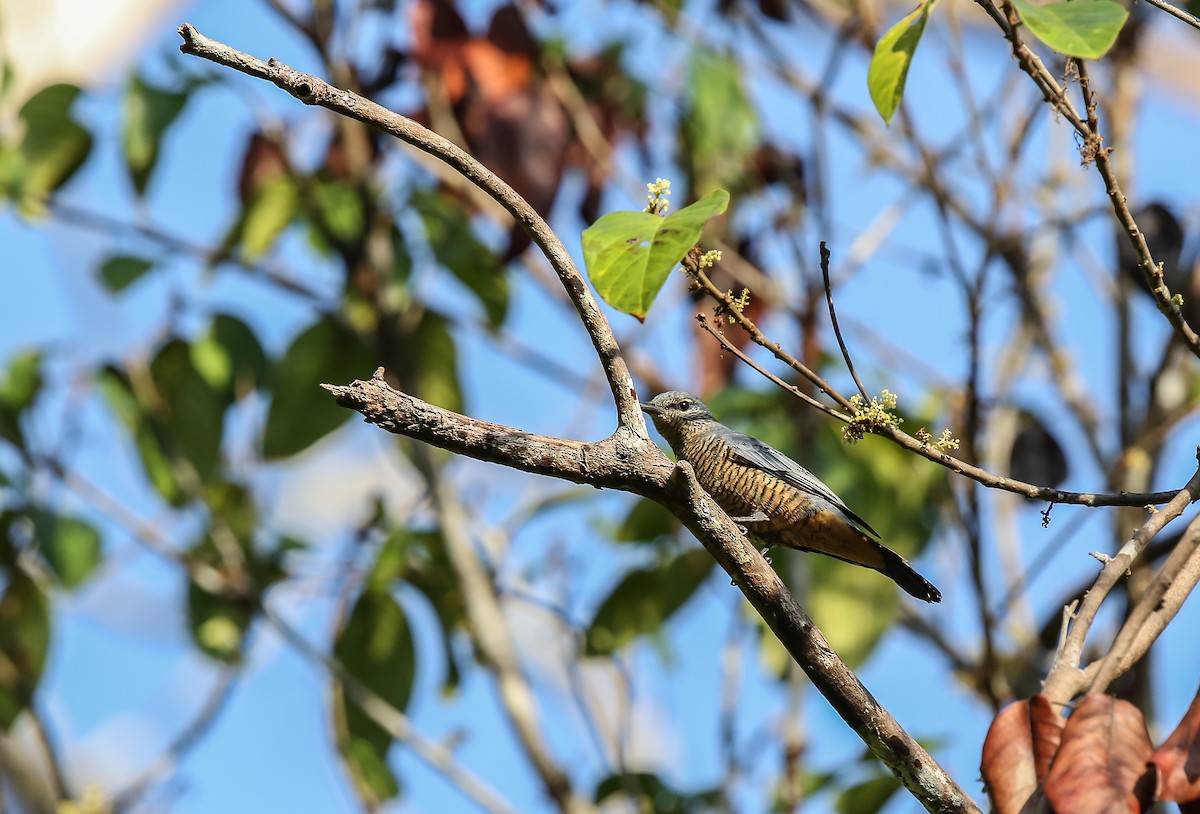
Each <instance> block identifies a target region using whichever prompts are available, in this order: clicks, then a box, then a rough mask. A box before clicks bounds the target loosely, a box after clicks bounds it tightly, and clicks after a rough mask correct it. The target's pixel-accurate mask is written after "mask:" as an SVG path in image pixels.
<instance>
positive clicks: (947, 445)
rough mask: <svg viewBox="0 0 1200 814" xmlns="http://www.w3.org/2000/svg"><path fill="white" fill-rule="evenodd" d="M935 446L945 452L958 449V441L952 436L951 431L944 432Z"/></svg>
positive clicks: (934, 443) (935, 442)
mask: <svg viewBox="0 0 1200 814" xmlns="http://www.w3.org/2000/svg"><path fill="white" fill-rule="evenodd" d="M933 445H934V446H935V447H937V448H938V449H940V450H941V451H942V452H945V451H946V450H948V449H958V439H957V438H955V437H954V436H953V435H951V434H950V430H942V436H941V437H940V438H938V440H936V441H934V442H933Z"/></svg>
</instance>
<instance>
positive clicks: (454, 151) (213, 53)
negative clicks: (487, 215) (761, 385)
mask: <svg viewBox="0 0 1200 814" xmlns="http://www.w3.org/2000/svg"><path fill="white" fill-rule="evenodd" d="M179 35H180V36H181V37H182V38H183V44H182V45H181V46H180V47H179V49H180V50H181V51H182V52H183V53H185V54H191V55H192V56H197V57H200V58H202V59H207V60H209V61H211V62H215V63H217V64H218V65H224V66H225V67H227V68H232V69H234V70H237V71H240V72H242V73H244V74H247V75H249V76H253V77H257V78H259V79H265V80H267V81H269V82H273V83H274V84H275V85H276V86H277V87H279V88H282V89H283V90H286V91H287V92H288V93H290V94H292V95H293V96H295V97H296V98H297V99H299V100H300V101H302V102H304V103H305V104H310V105H319V106H321V107H324V108H326V109H328V110H332V111H333V112H335V113H339V114H341V115H343V116H347V117H349V118H352V119H355V120H357V121H361V122H364V123H366V124H369V125H371V126H374V127H377V128H378V129H380V130H382V131H384V132H386V133H388V134H389V135H391V136H393V137H395V138H397V139H400V140H401V141H403V142H405V143H407V144H410V145H412V146H414V147H416V148H417V149H419V150H421V151H422V152H425V153H428V154H430V155H432V156H434V157H435V158H438V159H440V160H442V161H444V162H446V163H447V164H449V165H450V166H451V167H453V168H454V169H456V170H457V171H458V172H459V173H461V174H462V176H463V177H464V178H466V179H467V180H469V181H470V182H471V183H473V184H475V185H476V186H478V187H479V188H480V189H483V190H484V191H486V192H487V193H488V194H489V195H490V196H491V197H492V198H494V199H495V200H496V201H497V202H498V203H500V204H501V205H502V206H503V207H504V208H505V209H506V210H508V212H509V213H510V214H511V215H512V216H513V217H514V218H515V219H516V221H517V222H518V223H520V224H521V226H522V227H523V228H524V229H525V231H526V232H527V233H528V234H529V236H530V237H531V238H532V240H533V242H534V243H536V244H537V246H538V248H539V249H541V250H542V253H543V254H544V255H545V256H546V259H547V260H549V262H550V265H551V266H552V267H553V268H554V271H555V273H556V274H557V275H558V278H559V280H560V281H561V282H562V284H563V287H564V288H566V290H567V293H568V294H569V295H570V297H571V302H572V304H573V305H574V306H575V310H576V311H577V312H578V313H579V317H580V319H581V320H582V322H583V325H584V328H585V329H586V330H587V333H588V337H589V338H590V339H591V341H592V345H593V347H594V348H595V349H596V354H597V356H598V357H599V359H600V364H601V366H602V367H603V369H604V375H605V377H606V378H607V379H608V383H609V388H610V389H611V391H612V394H613V400H614V402H615V404H616V408H617V421H618V423H619V424H620V426H622V427H627V428H629V429H630V430H632V431H633V432H634V433H636V434H637V435H638V436H640V437H649V436H648V435H647V432H646V422H645V418H644V417H643V415H642V412H641V409H640V408H639V407H638V400H637V395H636V393H635V391H634V387H633V379H632V378H631V377H630V375H629V369H628V368H627V367H626V364H625V360H624V358H623V357H622V355H621V348H620V346H619V345H618V344H617V341H616V338H615V337H614V336H613V332H612V328H611V326H610V325H609V324H608V319H607V318H606V317H605V316H604V313H603V312H602V311H601V310H600V306H599V305H598V304H597V303H596V300H595V298H594V297H593V296H592V293H591V291H590V290H589V289H588V287H587V284H586V283H585V282H584V280H583V277H582V275H580V273H579V270H578V269H577V268H576V267H575V263H574V261H573V260H572V259H571V255H570V253H569V252H568V251H567V248H566V246H564V245H563V243H562V241H561V240H560V239H559V238H558V235H556V234H555V233H554V231H553V230H552V229H551V228H550V226H549V224H547V223H546V221H545V220H544V219H543V218H542V217H541V215H539V214H538V213H537V211H536V210H534V209H533V207H531V206H530V205H529V204H528V203H527V202H526V201H525V199H524V198H522V197H521V196H520V195H518V194H517V193H516V192H515V191H514V190H513V188H512V187H510V186H509V185H508V184H506V183H505V182H504V181H502V180H501V179H500V178H499V177H498V176H497V175H496V174H495V173H493V172H492V171H491V170H489V169H488V168H487V167H485V166H483V164H481V163H479V162H478V161H477V160H475V159H474V158H472V157H471V156H470V155H469V154H468V153H467V152H466V151H464V150H463V149H462V148H460V147H458V146H457V145H455V144H453V143H452V142H450V141H449V140H447V139H445V138H443V137H442V136H439V135H438V134H437V133H434V132H433V131H432V130H428V129H426V128H425V127H422V126H421V125H419V124H417V123H416V122H414V121H413V120H412V119H409V118H407V117H405V116H401V115H400V114H399V113H394V112H393V111H391V110H388V109H387V108H385V107H383V106H381V105H378V104H376V103H375V102H372V101H371V100H369V99H365V98H363V97H362V96H359V95H358V94H355V93H352V92H350V91H347V90H340V89H338V88H335V87H333V86H332V85H330V84H328V83H327V82H325V81H323V80H321V79H319V78H317V77H314V76H310V75H308V74H304V73H301V72H300V71H297V70H295V69H293V68H289V67H288V66H286V65H284V64H283V63H281V62H279V61H278V60H276V59H271V60H269V61H266V62H264V61H263V60H261V59H258V58H257V57H254V56H251V55H249V54H245V53H242V52H241V51H238V50H236V49H233V48H230V47H229V46H228V45H225V44H223V43H220V42H217V41H215V40H212V39H209V38H208V37H206V36H204V35H203V34H201V33H200V32H199V31H197V30H196V28H195V27H194V26H192V25H191V24H190V23H184V24H183V25H181V26H180V27H179Z"/></svg>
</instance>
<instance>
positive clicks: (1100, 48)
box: [1013, 0, 1129, 59]
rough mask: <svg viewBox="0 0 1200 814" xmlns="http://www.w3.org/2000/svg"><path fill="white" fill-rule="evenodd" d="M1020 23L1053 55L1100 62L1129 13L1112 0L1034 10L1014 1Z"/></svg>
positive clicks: (1024, 1)
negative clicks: (1064, 55) (1053, 52)
mask: <svg viewBox="0 0 1200 814" xmlns="http://www.w3.org/2000/svg"><path fill="white" fill-rule="evenodd" d="M1013 6H1014V7H1015V8H1016V9H1017V13H1018V14H1020V15H1021V22H1023V23H1025V25H1026V26H1027V27H1028V28H1029V30H1030V31H1032V32H1033V34H1034V36H1036V37H1037V38H1038V39H1039V40H1041V41H1042V42H1044V43H1046V44H1047V45H1049V46H1050V47H1051V48H1053V49H1054V50H1055V51H1058V52H1059V53H1061V54H1066V55H1067V56H1071V57H1079V58H1081V59H1099V58H1100V57H1102V56H1104V54H1105V53H1107V52H1108V49H1109V48H1111V47H1112V44H1113V43H1114V42H1116V40H1117V34H1119V33H1121V27H1122V26H1123V25H1125V20H1126V19H1127V18H1128V17H1129V12H1128V11H1126V10H1125V7H1124V6H1122V5H1121V4H1120V3H1115V2H1113V0H1070V2H1062V3H1051V4H1049V5H1045V6H1035V5H1033V4H1032V3H1030V2H1028V0H1013Z"/></svg>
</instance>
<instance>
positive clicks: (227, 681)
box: [111, 670, 237, 812]
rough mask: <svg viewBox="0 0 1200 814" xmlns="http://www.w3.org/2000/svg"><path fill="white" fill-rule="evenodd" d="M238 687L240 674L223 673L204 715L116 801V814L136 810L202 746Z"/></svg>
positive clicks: (212, 690) (232, 672)
mask: <svg viewBox="0 0 1200 814" xmlns="http://www.w3.org/2000/svg"><path fill="white" fill-rule="evenodd" d="M236 685H237V673H235V672H234V671H232V670H224V671H222V672H221V674H220V676H219V677H218V678H217V681H216V683H215V684H214V685H213V687H212V689H211V690H210V691H209V693H208V698H206V699H205V701H204V704H203V705H201V707H200V711H199V712H197V713H196V717H195V718H194V719H193V720H192V722H191V723H190V724H188V726H187V727H185V728H184V729H183V731H182V732H180V733H179V734H178V735H176V736H175V740H173V741H172V742H171V744H170V745H169V746H167V748H166V750H164V751H163V753H162V754H161V755H159V757H158V759H157V760H155V761H154V763H152V764H151V765H150V766H149V767H148V768H147V769H146V770H145V771H143V772H142V773H141V776H139V777H138V778H136V779H135V780H134V781H133V782H131V783H129V784H128V785H127V786H126V788H125V789H124V791H121V792H120V793H118V794H117V795H116V796H115V797H114V798H113V801H112V807H111V810H112V811H114V812H121V811H128V810H130V809H132V808H134V807H136V806H137V805H138V803H139V802H140V801H141V799H142V797H143V796H144V795H145V794H146V792H147V791H148V790H149V789H150V787H151V786H152V785H153V784H155V783H157V782H159V781H161V780H163V779H164V778H166V777H169V776H170V775H171V773H172V772H174V771H175V770H176V768H177V767H178V766H179V764H180V762H181V761H182V760H183V758H184V756H185V755H187V753H188V752H189V751H190V750H191V749H192V747H194V746H196V745H197V744H198V743H199V742H200V739H201V738H202V737H203V736H204V735H205V734H206V733H207V732H208V731H209V729H210V728H211V727H212V726H213V724H215V723H216V722H217V720H218V719H219V718H220V715H221V711H222V710H223V709H224V708H225V705H226V703H227V702H228V701H229V699H230V698H231V697H232V695H233V688H234V687H235V686H236Z"/></svg>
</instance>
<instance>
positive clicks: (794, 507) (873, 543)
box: [642, 390, 942, 602]
mask: <svg viewBox="0 0 1200 814" xmlns="http://www.w3.org/2000/svg"><path fill="white" fill-rule="evenodd" d="M642 409H643V410H645V411H646V412H647V413H649V415H650V417H651V418H652V419H653V421H654V426H655V427H657V428H658V431H659V432H660V433H661V434H662V436H663V438H665V439H666V440H667V443H668V444H670V445H671V449H673V450H674V451H675V454H676V455H677V456H678V457H679V458H681V459H682V460H685V461H687V462H688V463H690V464H691V465H692V468H693V469H694V470H695V471H696V479H697V480H698V481H699V482H700V485H701V486H703V487H704V490H705V491H706V492H708V493H709V494H710V495H711V496H712V498H713V500H715V501H716V502H717V505H719V506H720V507H721V508H722V509H723V510H724V511H725V513H726V514H728V515H729V516H730V517H732V518H733V519H734V520H735V521H736V522H738V523H741V524H742V525H744V526H745V527H746V529H747V531H748V532H749V533H750V534H751V535H753V536H754V537H755V538H757V539H759V540H761V541H762V542H763V543H765V544H766V545H768V546H772V545H782V546H786V547H788V548H795V549H799V550H801V551H817V552H819V553H821V554H826V555H828V556H830V557H836V558H837V559H839V560H844V561H845V562H849V563H853V564H855V565H862V566H865V567H867V568H873V569H875V570H876V571H879V572H880V573H882V574H884V575H886V576H888V577H890V578H891V579H892V580H893V581H895V583H896V584H897V585H899V586H900V587H901V588H903V589H904V590H905V591H907V592H908V593H910V594H912V595H913V596H915V597H917V598H918V599H924V600H925V601H926V602H940V601H941V599H942V594H941V592H940V591H939V590H938V589H937V588H936V587H934V586H933V584H932V583H930V582H929V580H927V579H925V578H924V577H923V576H921V575H920V574H918V573H917V572H916V570H915V569H914V568H913V567H912V566H911V565H910V564H909V562H908V561H907V560H906V559H904V558H903V557H901V556H900V555H899V554H897V553H896V552H895V551H892V550H891V549H890V548H888V547H887V546H885V545H883V543H881V542H879V539H878V538H879V534H878V533H876V531H875V530H874V529H873V528H871V527H870V526H869V525H868V524H867V522H866V521H865V520H863V519H862V518H861V517H859V516H858V515H857V514H855V513H854V512H852V511H851V510H850V508H849V507H848V506H846V504H845V503H843V502H842V499H841V498H839V497H838V496H837V495H836V494H834V492H833V490H832V489H830V488H829V487H828V486H826V485H825V484H824V483H822V482H821V480H820V479H819V478H817V476H816V475H814V474H813V473H811V472H809V471H808V470H807V469H805V468H804V467H802V466H801V465H800V464H798V463H796V462H795V461H793V460H792V459H791V458H789V457H787V456H786V455H784V454H783V453H782V452H780V451H779V450H777V449H775V448H774V447H771V446H769V445H767V444H765V443H763V442H762V441H760V440H758V439H757V438H754V437H752V436H749V435H746V434H745V433H741V432H737V431H735V430H731V429H730V428H729V427H726V426H725V425H724V424H722V423H720V422H719V421H717V420H716V419H715V418H713V415H712V413H711V412H710V411H709V409H708V407H707V406H706V405H705V404H704V402H703V401H701V400H700V399H699V398H698V397H697V396H694V395H692V394H691V393H684V392H681V391H678V390H672V391H670V392H667V393H661V394H659V395H658V396H655V397H654V398H653V399H652V400H650V401H649V402H642Z"/></svg>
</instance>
